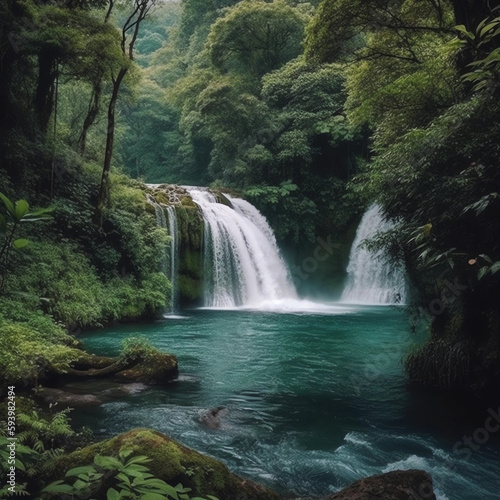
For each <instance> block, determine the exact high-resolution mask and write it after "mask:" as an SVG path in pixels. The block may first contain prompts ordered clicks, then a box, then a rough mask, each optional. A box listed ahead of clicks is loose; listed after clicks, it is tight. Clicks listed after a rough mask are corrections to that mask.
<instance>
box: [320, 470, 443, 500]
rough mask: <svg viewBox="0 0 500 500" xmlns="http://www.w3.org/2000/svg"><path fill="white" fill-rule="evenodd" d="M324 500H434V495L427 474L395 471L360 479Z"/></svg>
mask: <svg viewBox="0 0 500 500" xmlns="http://www.w3.org/2000/svg"><path fill="white" fill-rule="evenodd" d="M325 500H436V495H435V494H434V490H433V486H432V478H431V476H430V475H429V474H428V473H427V472H424V471H421V470H396V471H392V472H388V473H386V474H380V475H378V476H371V477H367V478H366V479H361V480H360V481H357V482H355V483H354V484H352V485H351V486H349V487H348V488H345V489H344V490H342V491H339V492H338V493H335V495H332V496H329V497H327V498H326V499H325Z"/></svg>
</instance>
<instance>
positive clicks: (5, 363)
mask: <svg viewBox="0 0 500 500" xmlns="http://www.w3.org/2000/svg"><path fill="white" fill-rule="evenodd" d="M0 325H1V330H2V334H1V336H0V348H1V353H0V367H1V369H2V375H1V379H0V380H1V385H2V386H6V385H7V383H9V384H18V385H19V386H23V385H26V386H30V385H36V384H37V381H38V378H39V377H41V376H43V375H44V374H45V371H46V370H47V369H48V368H53V369H56V370H58V371H64V370H65V369H66V368H67V367H68V366H69V364H70V363H71V362H72V361H74V360H76V359H78V358H79V357H80V355H81V351H79V350H78V349H75V348H74V347H71V346H70V345H67V344H70V343H71V339H70V338H69V337H67V336H66V335H63V334H62V332H61V330H59V329H58V328H57V327H54V333H55V334H56V335H55V336H54V337H51V336H46V335H43V334H41V333H40V332H38V331H37V330H35V329H34V328H32V327H30V326H28V325H26V324H24V323H21V322H20V323H12V322H10V321H7V320H5V319H3V318H2V319H0Z"/></svg>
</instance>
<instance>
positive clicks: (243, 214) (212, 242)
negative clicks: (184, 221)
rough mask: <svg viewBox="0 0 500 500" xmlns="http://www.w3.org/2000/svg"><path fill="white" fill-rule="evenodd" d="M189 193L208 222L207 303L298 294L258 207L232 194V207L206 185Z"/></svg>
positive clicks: (239, 303)
mask: <svg viewBox="0 0 500 500" xmlns="http://www.w3.org/2000/svg"><path fill="white" fill-rule="evenodd" d="M189 193H190V195H191V197H192V198H193V201H194V202H195V203H197V204H198V205H199V207H200V209H201V211H202V214H203V219H204V223H205V235H204V247H205V248H204V268H205V296H204V300H205V304H204V305H205V306H207V307H235V306H249V307H252V306H258V305H259V304H261V303H263V302H266V301H278V300H281V299H284V298H293V299H295V298H296V297H297V294H296V291H295V288H294V286H293V284H292V280H291V277H290V275H289V272H288V270H287V267H286V265H285V262H284V261H283V259H282V257H281V255H280V253H279V250H278V247H277V245H276V239H275V238H274V234H273V232H272V230H271V228H270V227H269V225H268V224H267V221H266V220H265V218H264V217H263V216H262V215H261V214H260V213H259V212H258V210H257V209H256V208H255V207H253V206H252V205H250V203H248V202H245V201H244V200H240V199H235V198H231V203H232V204H233V207H234V209H233V208H230V207H229V206H226V205H223V204H221V203H217V200H216V198H215V196H214V195H213V194H211V193H210V192H208V191H202V190H199V189H195V188H190V189H189ZM229 198H230V197H229Z"/></svg>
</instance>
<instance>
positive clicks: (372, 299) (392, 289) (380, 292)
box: [340, 204, 407, 304]
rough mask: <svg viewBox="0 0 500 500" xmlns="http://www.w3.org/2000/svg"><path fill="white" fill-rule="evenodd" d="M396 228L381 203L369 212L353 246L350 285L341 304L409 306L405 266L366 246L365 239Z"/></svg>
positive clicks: (364, 216) (348, 278)
mask: <svg viewBox="0 0 500 500" xmlns="http://www.w3.org/2000/svg"><path fill="white" fill-rule="evenodd" d="M392 227H393V223H392V222H390V221H385V220H384V219H383V217H382V212H381V209H380V207H379V206H378V205H377V204H373V205H371V206H370V208H369V209H368V210H367V211H366V212H365V214H364V215H363V218H362V219H361V223H360V224H359V227H358V230H357V232H356V237H355V239H354V243H353V244H352V248H351V253H350V256H349V265H348V266H347V283H346V286H345V289H344V292H343V293H342V297H341V299H340V300H341V302H349V303H354V304H395V303H398V304H404V303H406V298H407V287H406V278H405V272H404V269H403V266H402V265H398V264H394V263H393V262H391V261H390V259H389V256H388V254H387V253H386V252H385V251H384V250H378V251H377V252H371V251H370V250H368V249H367V248H365V247H364V246H363V245H362V243H363V241H364V240H367V239H370V238H373V237H374V236H375V235H376V234H377V233H381V232H384V231H387V230H389V229H391V228H392Z"/></svg>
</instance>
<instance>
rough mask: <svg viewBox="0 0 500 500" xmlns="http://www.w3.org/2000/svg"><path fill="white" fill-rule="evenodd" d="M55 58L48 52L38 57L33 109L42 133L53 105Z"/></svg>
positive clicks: (41, 53) (44, 130)
mask: <svg viewBox="0 0 500 500" xmlns="http://www.w3.org/2000/svg"><path fill="white" fill-rule="evenodd" d="M55 61H56V58H55V57H54V56H53V55H52V54H51V53H50V52H49V51H42V52H40V54H39V55H38V84H37V88H36V94H35V101H34V107H35V112H36V115H37V118H38V124H39V126H40V130H41V131H42V132H46V130H47V126H48V124H49V120H50V114H51V113H52V107H53V105H54V81H55V79H56V76H57V74H56V71H55V69H54V65H55Z"/></svg>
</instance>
